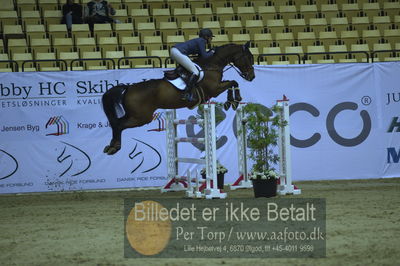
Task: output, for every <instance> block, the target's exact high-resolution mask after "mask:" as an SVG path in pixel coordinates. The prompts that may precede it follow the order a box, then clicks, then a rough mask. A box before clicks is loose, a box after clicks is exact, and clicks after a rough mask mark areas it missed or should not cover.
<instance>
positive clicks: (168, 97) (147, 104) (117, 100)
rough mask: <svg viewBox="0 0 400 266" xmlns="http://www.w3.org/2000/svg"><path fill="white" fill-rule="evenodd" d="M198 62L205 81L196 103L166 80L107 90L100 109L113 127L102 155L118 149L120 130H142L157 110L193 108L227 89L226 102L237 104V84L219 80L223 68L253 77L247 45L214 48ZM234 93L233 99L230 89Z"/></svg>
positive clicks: (252, 59) (198, 91)
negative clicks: (109, 139)
mask: <svg viewBox="0 0 400 266" xmlns="http://www.w3.org/2000/svg"><path fill="white" fill-rule="evenodd" d="M197 63H198V64H199V65H200V66H201V67H202V69H203V71H204V78H203V79H202V80H201V81H200V82H199V83H198V84H197V85H196V86H197V88H196V93H197V95H198V98H199V101H187V100H184V99H183V91H181V90H179V89H177V88H176V87H175V86H174V85H172V84H171V83H170V82H169V81H168V80H166V78H163V79H151V80H146V81H143V82H139V83H135V84H131V85H121V84H119V85H117V86H114V87H112V88H111V89H109V90H108V91H106V92H105V93H104V94H103V96H102V104H103V110H104V112H105V114H106V116H107V119H108V121H109V124H110V126H111V128H112V139H111V141H110V144H109V145H107V146H106V147H105V148H104V151H103V152H104V153H106V154H108V155H112V154H115V153H116V152H118V151H119V150H120V149H121V135H122V131H123V130H124V129H127V128H134V127H141V126H143V125H145V124H148V123H150V122H151V121H152V120H153V114H154V111H155V110H157V109H178V108H185V107H187V108H190V109H192V108H194V107H195V106H196V105H198V104H199V103H200V102H202V101H203V102H204V101H206V100H209V99H211V98H213V97H217V96H218V95H219V94H221V93H222V92H224V91H225V90H227V89H230V90H229V91H228V102H227V103H226V106H225V107H227V108H229V104H230V102H231V101H240V100H241V97H240V94H239V90H238V86H239V85H238V83H237V82H236V81H235V80H224V81H223V80H222V75H223V71H224V68H225V66H227V65H228V64H233V65H232V67H234V68H235V69H236V68H238V69H236V71H238V73H239V74H240V76H241V77H242V78H244V79H246V80H248V81H252V80H253V79H254V78H255V74H254V68H253V64H254V58H253V55H252V54H251V52H250V50H249V42H248V43H246V44H245V45H238V44H226V45H223V46H219V47H216V48H214V54H213V55H212V56H211V57H208V58H206V59H199V60H198V61H197ZM233 89H236V90H235V98H234V97H233V96H232V94H233V92H232V90H233Z"/></svg>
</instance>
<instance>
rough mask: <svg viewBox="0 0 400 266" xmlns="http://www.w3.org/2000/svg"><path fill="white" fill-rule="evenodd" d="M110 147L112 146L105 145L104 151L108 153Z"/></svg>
mask: <svg viewBox="0 0 400 266" xmlns="http://www.w3.org/2000/svg"><path fill="white" fill-rule="evenodd" d="M110 148H111V147H110V145H107V146H105V147H104V150H103V152H104V153H108V151H109V150H110Z"/></svg>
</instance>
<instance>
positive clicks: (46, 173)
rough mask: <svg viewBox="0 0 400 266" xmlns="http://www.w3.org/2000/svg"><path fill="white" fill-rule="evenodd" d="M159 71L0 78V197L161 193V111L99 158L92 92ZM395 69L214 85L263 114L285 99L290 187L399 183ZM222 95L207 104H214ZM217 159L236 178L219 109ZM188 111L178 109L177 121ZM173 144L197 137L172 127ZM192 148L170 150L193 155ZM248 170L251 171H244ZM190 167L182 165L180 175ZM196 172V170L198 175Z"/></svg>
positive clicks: (289, 71) (299, 69)
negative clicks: (293, 183) (135, 190)
mask: <svg viewBox="0 0 400 266" xmlns="http://www.w3.org/2000/svg"><path fill="white" fill-rule="evenodd" d="M162 71H163V70H162V69H132V70H114V71H73V72H31V73H0V140H1V141H0V193H20V192H40V191H64V190H80V189H109V188H127V187H146V186H162V185H163V184H165V183H166V182H167V180H166V137H165V131H159V129H160V127H161V128H162V125H163V122H164V121H163V120H164V116H163V114H164V113H163V112H164V110H158V111H157V114H158V116H156V117H155V120H154V121H153V122H152V123H150V124H148V125H145V126H143V127H141V128H134V129H127V130H125V131H124V132H123V138H122V141H123V143H122V149H121V150H120V151H119V152H118V153H117V154H115V155H113V156H108V155H105V154H104V153H103V148H104V147H105V146H106V145H107V144H108V143H109V141H110V139H111V129H110V128H109V127H108V123H107V119H106V117H105V115H104V112H103V110H102V107H101V96H102V94H103V93H104V92H105V91H106V90H107V89H109V88H111V87H112V86H114V85H116V84H118V83H135V82H139V81H142V80H143V79H150V78H161V77H162V75H163V72H162ZM399 74H400V63H399V62H393V63H374V64H323V65H290V66H260V67H256V79H255V80H254V81H253V82H247V81H244V80H243V79H242V78H240V77H239V75H238V74H237V73H236V72H235V71H234V70H232V69H230V70H228V71H227V72H225V73H224V79H225V80H229V79H234V80H237V81H238V82H239V84H240V88H241V92H242V96H243V98H244V101H246V102H257V103H260V104H263V105H265V106H267V107H271V106H272V105H273V104H275V102H276V100H278V99H281V98H282V96H283V94H285V95H286V96H287V97H288V98H289V99H290V104H291V118H290V123H291V135H292V139H291V141H292V171H293V177H294V179H295V180H321V179H357V178H378V177H396V176H397V177H398V176H400V162H399V159H400V118H399V117H400V112H399V110H400V88H399V85H398V84H400V75H399ZM225 100H226V94H225V93H224V94H222V95H220V96H219V97H218V98H217V101H220V102H224V101H225ZM220 112H222V113H221V114H222V115H223V116H225V119H224V120H223V121H222V122H221V123H220V124H219V125H218V126H217V137H218V142H217V148H218V152H217V153H218V158H219V160H220V161H221V163H222V164H224V165H225V166H226V167H227V168H228V169H229V172H228V174H227V176H226V181H225V182H226V183H232V182H233V181H234V180H235V179H236V178H237V177H238V173H237V171H238V170H237V156H236V153H237V143H236V138H235V135H234V134H235V132H234V131H233V126H232V125H233V120H234V116H235V112H234V111H232V110H229V111H228V112H225V111H222V110H221V111H220ZM193 115H196V110H188V109H180V110H178V116H179V117H181V118H187V117H189V116H193ZM178 130H179V135H180V136H182V137H185V136H193V135H201V133H202V132H201V128H199V127H198V126H185V125H183V126H179V127H178ZM198 148H199V147H198V146H197V145H196V144H187V143H184V144H179V152H180V154H182V156H185V157H194V158H199V157H201V156H202V154H203V153H201V152H200V150H199V149H198ZM249 167H251V165H249ZM189 168H190V169H192V170H193V169H195V168H196V167H195V166H193V165H188V164H182V165H181V166H180V172H181V173H182V174H184V173H185V171H186V170H187V169H189ZM200 168H201V167H200V166H197V169H200Z"/></svg>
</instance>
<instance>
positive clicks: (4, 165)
mask: <svg viewBox="0 0 400 266" xmlns="http://www.w3.org/2000/svg"><path fill="white" fill-rule="evenodd" d="M0 166H1V167H0V170H1V171H0V180H3V179H6V178H9V177H10V176H12V175H13V174H15V172H17V170H18V161H17V159H15V157H14V156H13V155H11V154H10V153H8V152H6V151H5V150H1V149H0Z"/></svg>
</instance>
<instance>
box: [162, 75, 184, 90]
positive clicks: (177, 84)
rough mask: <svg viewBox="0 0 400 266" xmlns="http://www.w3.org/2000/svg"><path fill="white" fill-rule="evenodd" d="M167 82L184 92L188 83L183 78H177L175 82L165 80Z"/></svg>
mask: <svg viewBox="0 0 400 266" xmlns="http://www.w3.org/2000/svg"><path fill="white" fill-rule="evenodd" d="M165 80H166V81H168V82H169V83H171V84H172V85H174V86H175V87H177V88H178V89H180V90H184V89H185V88H186V83H185V81H183V79H182V78H176V79H173V80H169V79H165Z"/></svg>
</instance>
